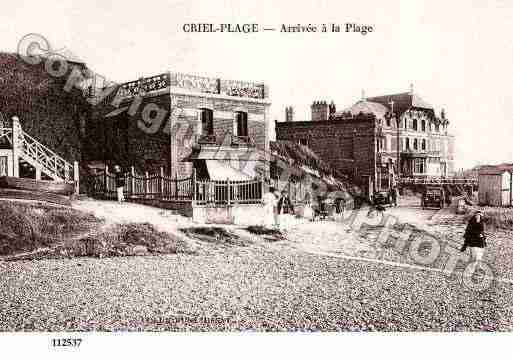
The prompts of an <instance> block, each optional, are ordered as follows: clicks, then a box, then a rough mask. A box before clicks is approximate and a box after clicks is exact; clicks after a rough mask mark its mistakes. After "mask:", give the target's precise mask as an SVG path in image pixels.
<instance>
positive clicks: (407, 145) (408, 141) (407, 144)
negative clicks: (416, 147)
mask: <svg viewBox="0 0 513 359" xmlns="http://www.w3.org/2000/svg"><path fill="white" fill-rule="evenodd" d="M406 149H407V150H409V149H410V139H409V138H408V137H406Z"/></svg>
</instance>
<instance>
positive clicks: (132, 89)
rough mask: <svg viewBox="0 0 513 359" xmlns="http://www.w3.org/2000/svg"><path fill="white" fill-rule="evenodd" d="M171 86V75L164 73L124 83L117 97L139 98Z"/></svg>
mask: <svg viewBox="0 0 513 359" xmlns="http://www.w3.org/2000/svg"><path fill="white" fill-rule="evenodd" d="M170 84H171V82H170V78H169V74H168V73H164V74H160V75H156V76H151V77H146V78H140V79H139V80H136V81H131V82H127V83H124V84H122V85H121V86H120V87H119V89H118V93H117V95H118V96H120V97H130V96H137V95H141V94H144V93H147V92H152V91H157V90H163V89H166V88H167V87H169V86H170Z"/></svg>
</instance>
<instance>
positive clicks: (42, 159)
mask: <svg viewBox="0 0 513 359" xmlns="http://www.w3.org/2000/svg"><path fill="white" fill-rule="evenodd" d="M2 119H3V116H1V113H0V120H1V121H0V140H1V141H2V142H3V143H8V144H9V145H10V147H11V148H12V151H13V157H14V164H13V169H12V171H11V176H14V177H19V164H20V162H26V163H28V164H30V165H31V166H32V167H34V168H35V170H36V179H38V180H39V179H41V174H43V173H44V174H45V175H46V176H48V177H49V178H51V179H52V180H54V181H57V182H70V183H71V182H73V181H78V166H74V165H73V164H71V163H69V162H68V161H66V160H65V159H64V158H62V157H61V156H59V155H58V154H57V153H55V152H54V151H52V150H51V149H50V148H48V147H46V146H45V145H43V144H42V143H41V142H39V141H38V140H36V139H35V138H34V137H32V136H30V135H29V134H28V133H26V132H25V131H23V129H22V127H21V124H20V120H19V119H18V118H17V117H13V118H12V125H11V126H8V125H7V124H6V121H5V119H3V120H2ZM75 169H76V170H77V173H74V171H75Z"/></svg>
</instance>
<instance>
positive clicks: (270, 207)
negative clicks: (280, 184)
mask: <svg viewBox="0 0 513 359" xmlns="http://www.w3.org/2000/svg"><path fill="white" fill-rule="evenodd" d="M274 191H275V189H274V188H273V187H270V188H269V192H267V193H266V194H264V197H263V199H262V201H263V203H264V227H267V228H270V229H271V228H272V229H274V228H275V227H276V214H275V213H276V203H277V201H278V199H277V198H276V195H275V194H274Z"/></svg>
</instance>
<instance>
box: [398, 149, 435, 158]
mask: <svg viewBox="0 0 513 359" xmlns="http://www.w3.org/2000/svg"><path fill="white" fill-rule="evenodd" d="M401 156H402V157H406V158H426V157H440V151H426V150H412V149H407V150H401Z"/></svg>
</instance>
